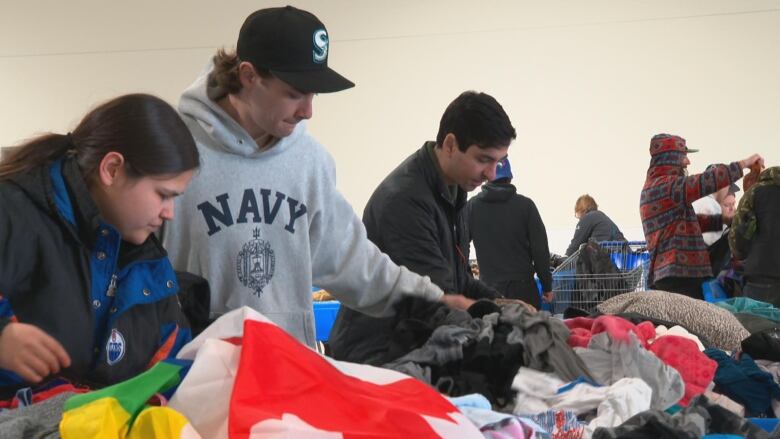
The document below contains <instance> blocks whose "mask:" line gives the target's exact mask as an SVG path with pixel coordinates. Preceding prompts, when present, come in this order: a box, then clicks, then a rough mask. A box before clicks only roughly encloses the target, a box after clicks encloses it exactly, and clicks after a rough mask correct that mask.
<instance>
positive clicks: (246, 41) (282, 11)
mask: <svg viewBox="0 0 780 439" xmlns="http://www.w3.org/2000/svg"><path fill="white" fill-rule="evenodd" d="M328 49H329V41H328V31H327V30H326V29H325V25H324V24H322V22H321V21H320V20H319V19H318V18H317V17H315V16H314V14H312V13H310V12H306V11H303V10H301V9H297V8H294V7H292V6H285V7H283V8H267V9H260V10H258V11H255V12H253V13H252V14H251V15H249V16H248V17H247V18H246V20H245V21H244V24H243V25H242V26H241V31H240V32H239V33H238V43H237V44H236V53H237V54H238V58H239V59H241V60H242V61H248V62H250V63H251V64H252V65H253V66H254V67H255V68H256V69H266V70H268V71H270V72H271V73H272V74H273V75H274V76H276V77H277V78H279V79H281V80H282V81H284V82H286V83H288V84H290V85H291V86H293V87H295V88H297V89H298V90H300V91H302V92H304V93H330V92H335V91H341V90H345V89H348V88H350V87H354V86H355V84H354V83H353V82H352V81H350V80H348V79H347V78H345V77H343V76H341V75H339V74H338V73H336V72H335V71H334V70H333V69H331V68H330V67H328Z"/></svg>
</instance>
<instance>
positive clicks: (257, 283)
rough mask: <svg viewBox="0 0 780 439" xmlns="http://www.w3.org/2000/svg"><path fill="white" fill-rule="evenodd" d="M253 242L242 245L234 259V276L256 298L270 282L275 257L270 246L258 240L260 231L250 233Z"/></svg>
mask: <svg viewBox="0 0 780 439" xmlns="http://www.w3.org/2000/svg"><path fill="white" fill-rule="evenodd" d="M252 237H253V238H254V239H253V240H251V241H249V242H247V243H246V244H244V246H243V247H242V248H241V251H240V252H238V257H236V275H237V276H238V280H239V281H241V284H243V285H244V286H245V287H248V288H250V289H251V290H252V292H253V293H254V294H255V295H256V296H260V295H261V294H262V293H263V288H264V287H265V286H266V285H268V283H269V282H271V278H273V277H274V270H275V269H276V256H275V255H274V250H273V249H272V248H271V244H270V243H269V242H268V241H265V240H263V239H260V229H254V230H253V231H252Z"/></svg>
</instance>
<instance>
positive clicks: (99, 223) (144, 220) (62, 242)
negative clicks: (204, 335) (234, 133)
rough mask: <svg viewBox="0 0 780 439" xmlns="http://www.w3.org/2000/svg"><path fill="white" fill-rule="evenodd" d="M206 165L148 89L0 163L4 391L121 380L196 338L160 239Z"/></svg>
mask: <svg viewBox="0 0 780 439" xmlns="http://www.w3.org/2000/svg"><path fill="white" fill-rule="evenodd" d="M198 165H199V157H198V151H197V149H196V147H195V143H194V141H193V139H192V136H191V135H190V133H189V130H188V129H187V127H186V126H185V125H184V123H183V122H182V120H181V119H180V117H179V116H178V114H177V113H176V111H175V110H174V109H173V108H172V107H171V106H170V105H168V104H167V103H165V102H164V101H162V100H161V99H159V98H156V97H154V96H150V95H144V94H133V95H126V96H121V97H118V98H116V99H113V100H110V101H108V102H106V103H104V104H102V105H100V106H98V107H97V108H95V109H94V110H92V111H91V112H89V113H88V114H87V115H86V116H85V117H84V118H83V119H82V120H81V122H80V123H79V124H78V126H77V127H76V128H75V129H74V130H73V132H72V133H68V134H46V135H43V136H41V137H38V138H35V139H33V140H30V141H28V142H26V143H24V144H22V145H20V146H19V147H17V148H16V149H15V150H14V151H13V152H12V153H11V154H10V155H9V156H8V157H6V158H5V159H4V160H3V161H2V162H0V389H2V388H4V389H9V388H10V389H13V388H19V387H23V386H29V385H30V384H31V383H39V382H41V381H43V380H44V379H46V378H47V377H51V376H64V377H66V378H68V379H70V380H71V381H76V382H82V383H87V384H90V385H92V386H95V387H99V386H103V385H108V384H112V383H115V382H119V381H123V380H126V379H128V378H130V377H133V376H135V375H137V374H138V373H140V372H143V371H144V370H146V369H147V368H148V367H150V366H152V365H153V364H155V363H156V362H157V361H160V360H162V359H165V358H167V357H170V356H174V355H175V354H176V353H177V351H178V350H179V348H180V347H181V346H182V345H183V344H184V343H186V342H187V341H189V339H190V338H191V336H190V330H189V327H188V324H187V321H186V319H185V317H184V316H183V314H182V311H181V307H180V305H179V302H178V300H177V297H176V293H177V291H178V284H177V281H176V277H175V276H174V272H173V269H172V267H171V264H170V262H169V261H168V257H167V255H166V253H165V250H163V248H162V247H161V245H160V243H159V242H158V240H157V238H156V237H155V235H154V232H155V231H156V230H157V229H159V227H160V226H161V225H162V224H163V222H164V221H170V220H172V219H173V200H174V198H175V197H176V196H177V195H179V194H181V193H182V192H183V191H184V190H185V188H186V187H187V185H188V184H189V181H190V179H191V178H192V175H193V172H194V171H195V169H196V168H197V167H198Z"/></svg>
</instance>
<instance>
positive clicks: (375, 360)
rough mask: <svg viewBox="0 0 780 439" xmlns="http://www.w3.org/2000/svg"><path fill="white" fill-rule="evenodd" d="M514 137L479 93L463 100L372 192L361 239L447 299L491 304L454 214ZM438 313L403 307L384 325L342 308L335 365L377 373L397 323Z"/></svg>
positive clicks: (414, 303) (491, 294) (409, 303)
mask: <svg viewBox="0 0 780 439" xmlns="http://www.w3.org/2000/svg"><path fill="white" fill-rule="evenodd" d="M515 136H516V134H515V129H514V128H513V127H512V124H511V122H510V121H509V117H508V116H507V115H506V113H505V112H504V109H503V108H502V107H501V105H500V104H499V103H498V102H497V101H496V100H495V99H494V98H493V97H491V96H489V95H487V94H485V93H476V92H472V91H468V92H464V93H463V94H461V95H460V96H459V97H458V98H456V99H455V100H454V101H453V102H452V103H450V105H449V106H448V107H447V109H446V111H445V112H444V115H443V116H442V118H441V122H440V124H439V132H438V134H437V136H436V141H435V142H425V143H424V144H423V146H422V147H421V148H420V149H419V150H418V151H417V152H415V153H413V154H412V155H411V156H409V157H408V158H407V159H406V160H405V161H404V162H403V163H401V164H400V165H399V166H398V167H397V168H396V169H395V170H394V171H393V172H391V173H390V175H388V176H387V177H386V178H385V179H384V181H382V183H381V184H380V185H379V187H377V188H376V190H375V191H374V193H373V195H372V196H371V198H370V199H369V201H368V203H367V204H366V208H365V210H364V212H363V222H364V223H365V225H366V231H367V232H368V238H369V239H370V240H371V241H373V242H374V243H375V244H376V245H377V247H379V249H380V250H382V251H383V252H385V253H387V255H388V256H390V258H391V259H392V260H393V262H395V263H396V264H398V265H404V266H406V267H407V268H409V269H410V270H412V271H414V272H416V273H419V274H421V275H427V276H430V278H431V280H432V281H433V283H435V284H436V285H438V286H440V287H441V288H442V289H443V290H444V291H445V292H447V293H462V294H463V295H465V296H466V297H468V298H471V299H479V298H496V297H499V294H498V292H496V290H494V289H493V288H490V287H489V286H487V285H486V284H484V283H482V282H480V281H478V280H476V279H474V278H473V277H472V275H471V272H470V268H469V265H468V249H469V242H468V236H467V235H466V231H465V224H464V218H463V217H462V215H461V210H462V209H463V208H464V207H465V205H466V193H467V192H469V191H472V190H474V189H476V188H477V187H478V186H480V185H481V184H482V182H484V181H485V180H493V179H494V178H495V172H496V165H497V163H498V162H499V161H500V160H501V159H503V158H505V157H506V153H507V149H508V148H509V144H510V143H511V142H512V140H513V139H514V138H515ZM438 308H439V305H438V304H431V303H429V302H424V301H420V300H416V299H412V298H404V299H402V300H401V301H400V302H399V303H398V304H397V305H396V307H395V309H396V314H395V316H394V317H389V318H373V317H370V316H368V315H365V314H361V313H359V312H356V311H353V310H351V309H348V308H345V307H342V308H341V310H340V311H339V315H338V317H337V318H336V322H335V323H334V326H333V329H332V332H331V334H330V339H329V345H330V348H331V351H332V354H333V357H334V358H336V359H341V360H347V361H353V362H361V363H368V364H374V365H381V364H384V363H386V362H387V361H390V360H392V358H388V355H387V351H388V347H389V345H390V340H391V336H392V334H393V330H394V329H395V327H396V325H397V323H398V322H399V321H401V320H404V319H412V318H414V319H420V320H426V319H427V318H429V316H431V315H432V314H433V313H434V312H435V311H436V310H437V309H438Z"/></svg>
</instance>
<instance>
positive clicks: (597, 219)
mask: <svg viewBox="0 0 780 439" xmlns="http://www.w3.org/2000/svg"><path fill="white" fill-rule="evenodd" d="M574 216H575V217H577V219H579V221H578V222H577V227H576V228H575V229H574V237H572V239H571V243H570V244H569V247H568V248H567V249H566V256H571V255H572V254H574V252H575V251H577V249H578V248H580V246H581V245H582V244H585V243H586V242H588V240H590V239H595V240H596V241H598V242H602V241H626V238H624V237H623V233H622V232H621V231H620V229H619V228H618V226H617V225H616V224H615V223H614V222H612V220H611V219H609V217H608V216H607V215H606V214H605V213H604V212H602V211H600V210H599V205H598V204H596V200H594V199H593V197H591V196H590V195H588V194H585V195H581V196H580V197H579V198H577V202H576V203H574Z"/></svg>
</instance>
